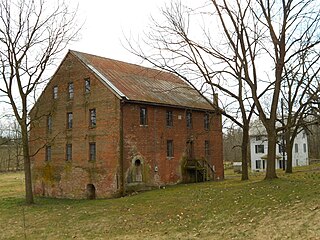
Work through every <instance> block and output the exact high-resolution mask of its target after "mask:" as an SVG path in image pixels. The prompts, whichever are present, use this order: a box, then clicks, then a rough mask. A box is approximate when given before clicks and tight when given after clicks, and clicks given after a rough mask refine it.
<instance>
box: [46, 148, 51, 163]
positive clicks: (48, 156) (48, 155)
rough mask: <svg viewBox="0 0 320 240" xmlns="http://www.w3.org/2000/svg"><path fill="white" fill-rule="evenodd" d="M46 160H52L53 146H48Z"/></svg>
mask: <svg viewBox="0 0 320 240" xmlns="http://www.w3.org/2000/svg"><path fill="white" fill-rule="evenodd" d="M45 160H46V161H51V146H46V159H45Z"/></svg>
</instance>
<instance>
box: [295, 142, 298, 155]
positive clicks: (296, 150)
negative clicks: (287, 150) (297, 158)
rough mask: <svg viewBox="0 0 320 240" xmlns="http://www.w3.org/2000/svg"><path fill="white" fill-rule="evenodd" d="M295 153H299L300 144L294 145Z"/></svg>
mask: <svg viewBox="0 0 320 240" xmlns="http://www.w3.org/2000/svg"><path fill="white" fill-rule="evenodd" d="M294 152H296V153H297V152H299V146H298V143H296V144H294Z"/></svg>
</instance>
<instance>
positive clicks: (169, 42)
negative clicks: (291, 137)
mask: <svg viewBox="0 0 320 240" xmlns="http://www.w3.org/2000/svg"><path fill="white" fill-rule="evenodd" d="M177 6H178V7H177ZM181 6H182V5H181V3H178V4H175V5H171V6H170V7H167V8H165V10H164V11H163V15H164V17H165V21H156V22H155V25H154V27H153V29H151V31H150V32H149V33H147V35H146V37H147V40H146V43H147V44H148V45H149V46H150V45H151V46H152V49H150V50H147V51H146V50H145V49H142V48H134V47H131V48H133V49H135V51H134V52H135V53H136V54H137V55H139V56H141V57H142V58H144V59H145V60H147V61H149V62H150V63H152V64H153V65H155V66H156V67H159V68H162V69H166V70H169V71H171V72H174V73H176V74H177V75H179V76H181V77H183V78H184V79H185V80H186V81H188V82H189V83H191V84H193V85H194V86H195V87H198V90H199V91H200V92H202V93H204V91H203V90H207V89H211V92H219V94H220V93H221V94H220V95H222V98H227V99H229V102H228V106H235V105H234V104H236V106H237V107H236V110H237V113H240V115H239V116H237V115H235V114H234V112H232V111H230V110H229V111H228V109H225V112H224V114H225V115H226V116H229V117H230V119H232V120H233V121H234V122H236V123H237V124H238V125H239V126H240V127H241V128H242V129H243V134H244V136H243V141H244V142H243V146H242V151H243V152H245V151H246V148H245V146H247V142H248V140H247V139H248V137H247V136H246V135H247V134H248V126H249V123H250V119H251V116H252V114H253V110H254V109H256V114H257V115H258V116H259V119H260V120H261V122H262V123H263V125H264V127H265V129H266V132H267V137H268V155H267V156H268V157H267V171H266V179H273V178H276V177H277V175H276V171H275V166H276V165H275V159H276V143H277V140H278V139H277V138H278V137H277V128H276V121H277V119H278V117H279V116H278V111H277V110H278V103H279V96H280V93H281V87H282V83H283V81H284V80H283V79H284V76H285V69H289V68H290V65H291V64H292V60H293V59H295V58H296V56H297V55H301V54H303V53H306V52H307V51H308V52H310V51H312V50H314V51H316V49H318V44H319V32H318V31H319V30H318V25H319V3H318V1H316V0H234V1H227V0H211V1H209V2H206V4H204V5H203V6H202V7H198V8H197V7H181ZM199 16H200V17H199ZM199 26H200V27H199ZM197 28H198V29H197ZM199 29H200V30H199ZM199 33H200V34H199ZM301 42H303V43H304V44H301ZM204 86H208V87H207V88H206V87H204ZM306 87H308V86H307V85H306ZM230 99H233V100H230ZM227 101H228V100H227ZM244 158H245V155H244V154H243V159H244ZM243 162H244V163H245V161H244V160H243Z"/></svg>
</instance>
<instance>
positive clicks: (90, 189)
mask: <svg viewBox="0 0 320 240" xmlns="http://www.w3.org/2000/svg"><path fill="white" fill-rule="evenodd" d="M87 199H96V187H95V186H94V185H93V184H88V185H87Z"/></svg>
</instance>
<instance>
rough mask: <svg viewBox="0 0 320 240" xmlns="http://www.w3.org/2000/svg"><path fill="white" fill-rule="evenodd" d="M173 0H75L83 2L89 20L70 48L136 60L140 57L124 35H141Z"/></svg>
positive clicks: (81, 11) (81, 10)
mask: <svg viewBox="0 0 320 240" xmlns="http://www.w3.org/2000/svg"><path fill="white" fill-rule="evenodd" d="M170 2H171V1H170V0H136V1H132V0H116V1H108V0H91V1H88V0H72V1H71V3H72V4H73V5H74V4H76V3H79V19H80V21H85V23H84V26H83V28H82V30H81V38H80V40H79V41H78V42H75V43H72V44H71V45H70V46H69V49H72V50H77V51H82V52H87V53H92V54H96V55H100V56H103V57H108V58H113V59H117V60H122V61H128V62H132V63H138V62H139V59H138V58H137V57H135V56H134V55H132V54H131V53H129V52H128V51H127V50H126V49H125V48H124V47H123V44H125V38H124V36H128V37H129V36H130V35H131V36H132V37H134V38H137V37H138V35H142V34H143V31H145V30H146V28H147V27H148V25H150V18H151V16H153V17H155V18H157V16H159V12H160V10H159V9H160V8H161V7H163V6H164V5H165V4H169V3H170Z"/></svg>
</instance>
